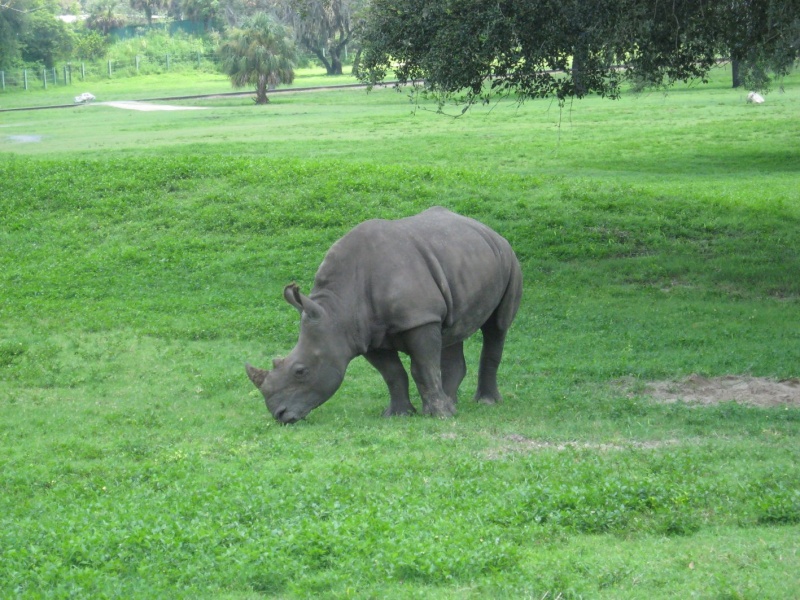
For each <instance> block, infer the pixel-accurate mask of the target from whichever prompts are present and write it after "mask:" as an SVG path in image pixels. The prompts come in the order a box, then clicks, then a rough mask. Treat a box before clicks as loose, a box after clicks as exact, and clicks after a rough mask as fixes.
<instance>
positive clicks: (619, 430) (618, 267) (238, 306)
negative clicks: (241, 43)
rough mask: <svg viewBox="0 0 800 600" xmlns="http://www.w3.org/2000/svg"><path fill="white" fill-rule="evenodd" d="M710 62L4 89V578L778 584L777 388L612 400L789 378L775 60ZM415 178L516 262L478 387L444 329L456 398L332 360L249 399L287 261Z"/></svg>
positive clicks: (405, 587) (789, 253) (794, 107)
mask: <svg viewBox="0 0 800 600" xmlns="http://www.w3.org/2000/svg"><path fill="white" fill-rule="evenodd" d="M727 77H728V75H727V74H725V73H720V74H719V76H718V78H716V79H715V80H713V81H712V84H711V85H710V86H707V87H700V86H695V87H690V88H686V89H676V90H674V91H672V92H671V93H670V94H668V95H667V96H663V95H657V94H650V95H644V96H639V97H633V96H631V97H626V98H624V99H623V100H621V101H619V102H608V101H602V100H598V99H589V100H586V101H581V102H579V103H576V104H575V105H574V106H573V107H572V110H571V112H570V111H568V110H565V111H564V112H563V113H559V110H558V107H557V106H555V105H552V104H550V103H546V102H531V103H528V104H525V105H524V106H522V107H519V106H517V105H516V104H513V103H511V102H500V103H498V104H497V105H495V106H488V107H474V108H473V109H472V110H471V111H470V112H468V113H467V114H466V115H465V116H464V117H462V118H460V119H455V120H453V119H450V118H448V117H444V116H442V115H437V114H435V113H434V112H431V111H433V110H435V105H433V104H427V103H425V102H424V101H422V103H421V104H420V105H418V106H416V105H414V104H413V103H411V104H410V103H409V102H408V98H407V96H406V95H405V94H403V93H401V94H398V93H396V92H394V91H392V90H376V91H374V92H372V93H370V94H366V93H365V92H363V91H352V90H351V91H331V92H322V93H304V94H300V93H286V94H277V95H275V97H274V99H273V103H272V104H271V105H270V106H267V107H256V106H254V105H253V104H252V102H251V101H249V100H247V99H231V98H227V99H215V100H204V101H202V102H201V103H199V104H200V105H202V106H205V107H208V109H207V110H204V111H186V112H164V113H138V112H133V111H123V110H118V109H112V108H108V107H101V106H94V107H78V108H75V109H66V110H53V111H36V112H25V113H4V114H2V115H0V153H2V158H0V182H2V184H0V185H2V190H3V191H2V195H1V196H0V411H1V412H2V415H3V416H2V418H0V596H3V597H15V596H20V597H31V598H34V597H86V598H89V597H91V598H95V597H126V598H131V597H133V598H152V597H179V598H181V597H195V598H196V597H202V598H260V597H312V596H320V597H331V598H338V597H357V598H486V597H492V598H526V597H527V598H535V599H537V600H538V599H541V598H558V597H561V598H580V597H582V598H642V597H651V598H675V597H690V596H691V597H701V598H794V597H796V595H797V590H798V589H800V578H799V577H798V575H797V574H798V573H800V542H798V540H800V468H799V467H798V464H800V443H798V442H800V408H797V407H781V408H769V409H758V408H752V407H747V406H740V405H735V404H723V405H718V406H707V407H688V406H685V405H682V404H672V405H662V404H657V403H655V402H653V401H652V400H650V399H648V398H646V397H644V396H642V395H640V391H641V389H642V384H643V382H645V381H648V380H652V379H669V378H681V377H684V376H687V375H689V374H690V373H700V374H703V375H707V376H714V375H723V374H750V375H755V376H768V377H775V378H786V377H797V376H798V375H800V373H798V365H800V313H799V312H798V309H799V308H800V306H798V298H800V277H798V273H800V254H799V253H798V248H800V195H799V194H798V191H797V190H798V189H800V175H799V174H798V170H800V155H798V147H797V144H796V140H797V139H798V134H799V133H800V125H799V124H798V121H797V119H796V115H797V114H798V105H799V104H800V79H798V76H797V75H794V76H792V77H790V78H787V80H786V81H785V82H784V85H785V93H782V94H781V93H777V92H776V93H773V94H770V95H769V96H768V97H767V103H766V104H764V105H763V106H760V107H755V106H749V105H746V104H745V103H744V94H743V93H742V92H739V91H733V90H729V89H727V87H726V85H727ZM171 85H178V84H177V83H175V82H173V83H172V84H171ZM192 85H194V84H187V89H189V88H191V86H192ZM198 86H200V87H202V86H201V84H198ZM141 91H142V90H135V89H133V90H131V91H130V95H127V96H126V94H125V90H124V89H122V88H120V89H119V90H118V91H117V92H115V93H118V94H119V96H118V97H119V98H131V97H135V94H136V93H138V92H141ZM193 104H195V103H194V102H193ZM428 109H430V110H428ZM15 135H32V136H41V141H39V142H34V143H22V142H19V141H15V139H14V138H13V137H12V136H15ZM433 204H440V205H445V206H448V207H450V208H453V209H455V210H458V211H460V212H462V213H465V214H468V215H470V216H474V217H476V218H478V219H480V220H482V221H484V222H486V223H488V224H490V225H491V226H493V227H494V228H495V229H497V230H498V231H499V232H501V233H502V234H503V235H505V236H506V237H507V238H508V239H509V240H510V241H511V243H512V245H513V246H514V248H515V249H516V251H517V253H518V255H519V257H520V260H521V262H522V264H523V270H524V275H525V286H526V287H525V295H524V299H523V305H522V308H521V311H520V314H519V317H518V319H517V321H516V322H515V325H514V328H513V329H512V332H511V334H510V338H509V342H508V345H507V351H506V359H505V362H504V363H503V366H502V369H501V389H502V391H503V392H504V396H505V401H504V402H503V403H502V404H501V405H499V406H496V407H487V406H483V405H476V404H473V403H471V402H470V401H469V400H468V398H469V396H470V394H471V390H472V389H473V388H474V386H475V365H476V362H477V355H478V353H479V349H480V348H479V341H478V340H472V341H471V342H470V343H469V344H468V347H467V355H468V363H469V367H470V373H469V374H468V377H467V380H466V381H465V382H464V385H463V387H462V392H463V397H462V401H461V402H460V404H459V415H458V416H457V417H456V418H455V419H452V420H446V421H442V420H435V419H427V418H422V417H415V418H409V419H391V420H386V419H382V418H380V416H379V415H380V413H381V411H382V410H383V408H384V407H385V405H386V404H387V402H388V394H387V392H386V390H385V387H384V384H383V382H382V380H381V378H380V376H379V375H378V374H377V373H375V372H374V371H373V370H372V369H371V368H370V367H369V366H368V365H367V364H366V363H365V361H363V360H361V359H358V360H356V361H354V362H353V363H352V364H351V366H350V369H349V371H348V375H347V378H346V379H345V383H344V385H343V387H342V388H341V389H340V390H339V392H338V393H337V394H336V396H334V398H332V399H331V400H330V401H329V402H328V403H326V404H325V405H323V406H322V407H320V408H319V409H317V410H315V411H314V412H313V413H312V414H311V415H310V416H309V417H308V419H306V420H305V421H303V422H301V423H299V424H297V425H295V426H292V427H281V426H278V425H277V424H275V423H274V422H273V421H272V420H271V419H270V417H269V415H268V413H267V411H266V409H265V407H264V405H263V400H262V399H261V397H260V394H259V393H258V392H257V390H255V388H253V387H252V385H251V384H250V382H249V381H248V380H247V378H246V376H245V374H244V369H243V368H242V366H243V363H244V362H245V361H251V362H254V363H255V364H258V365H260V366H267V365H268V364H269V361H270V360H271V358H273V357H274V356H278V355H285V354H286V353H287V352H288V351H289V350H290V349H291V347H292V346H293V344H294V341H295V340H296V332H297V318H296V312H295V311H294V309H293V308H291V307H290V306H289V305H287V304H286V303H285V302H283V300H282V298H281V290H282V288H283V286H284V285H285V284H286V283H288V282H290V281H292V280H297V281H298V282H299V283H300V284H301V286H302V287H303V288H304V289H306V290H307V289H308V288H309V287H310V285H311V282H312V280H313V274H314V272H315V270H316V267H317V266H318V264H319V262H320V261H321V259H322V257H323V256H324V253H325V251H326V249H327V248H328V247H329V246H330V244H331V243H333V241H335V240H336V239H337V238H338V237H340V236H341V235H342V234H343V233H344V232H346V231H347V230H348V229H349V228H350V227H352V226H353V225H355V224H356V223H358V222H360V221H362V220H364V219H367V218H372V217H376V216H377V217H386V218H395V217H399V216H403V215H407V214H411V213H414V212H417V211H418V210H421V209H423V208H427V207H428V206H431V205H433ZM620 382H624V383H620Z"/></svg>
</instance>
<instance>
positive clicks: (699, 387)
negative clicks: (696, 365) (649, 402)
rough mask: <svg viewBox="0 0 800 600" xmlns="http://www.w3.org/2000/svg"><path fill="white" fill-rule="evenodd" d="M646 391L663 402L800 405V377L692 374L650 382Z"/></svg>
mask: <svg viewBox="0 0 800 600" xmlns="http://www.w3.org/2000/svg"><path fill="white" fill-rule="evenodd" d="M644 393H645V394H646V395H648V396H651V397H653V398H655V399H656V400H659V401H661V402H686V403H689V404H700V405H710V404H718V403H720V402H738V403H740V404H747V405H749V406H761V407H770V406H800V379H799V378H793V379H784V380H781V381H775V380H773V379H767V378H764V377H745V376H737V375H726V376H724V377H711V378H708V377H701V376H700V375H690V376H689V377H687V378H686V379H685V380H683V381H656V382H652V383H648V384H647V386H646V387H645V390H644Z"/></svg>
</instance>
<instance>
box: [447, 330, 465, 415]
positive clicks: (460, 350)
mask: <svg viewBox="0 0 800 600" xmlns="http://www.w3.org/2000/svg"><path fill="white" fill-rule="evenodd" d="M441 364H442V388H443V389H444V393H445V394H446V395H447V396H448V397H449V398H451V399H452V400H453V402H454V403H457V402H458V386H460V385H461V382H462V381H464V377H465V376H466V374H467V361H466V360H464V342H459V343H458V344H453V345H452V346H447V347H446V348H442V360H441Z"/></svg>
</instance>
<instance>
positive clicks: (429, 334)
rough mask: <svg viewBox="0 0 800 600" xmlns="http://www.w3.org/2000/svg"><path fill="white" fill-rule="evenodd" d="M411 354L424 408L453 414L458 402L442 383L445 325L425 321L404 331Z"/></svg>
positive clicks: (427, 411) (438, 414) (431, 412)
mask: <svg viewBox="0 0 800 600" xmlns="http://www.w3.org/2000/svg"><path fill="white" fill-rule="evenodd" d="M402 338H403V345H404V347H405V348H406V349H407V352H408V354H409V356H410V357H411V376H412V377H413V378H414V383H416V384H417V389H418V390H419V395H420V396H421V397H422V412H423V413H424V414H426V415H432V416H434V417H452V416H453V415H454V414H456V405H455V403H454V402H453V399H452V398H450V397H448V395H447V394H446V393H445V391H444V388H443V387H442V364H441V361H442V329H441V326H440V325H439V323H431V324H430V325H422V326H421V327H416V328H414V329H411V330H409V331H406V332H404V333H403V334H402Z"/></svg>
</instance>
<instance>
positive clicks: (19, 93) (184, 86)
mask: <svg viewBox="0 0 800 600" xmlns="http://www.w3.org/2000/svg"><path fill="white" fill-rule="evenodd" d="M353 83H357V80H356V78H355V77H352V76H350V75H341V76H337V77H328V76H327V75H325V70H324V69H319V68H307V69H298V70H297V71H296V73H295V80H294V82H293V83H292V84H291V85H281V86H279V88H278V90H279V91H278V93H279V94H281V93H283V92H282V91H280V90H285V89H294V88H303V87H314V86H332V85H347V84H353ZM254 89H255V88H253V89H248V88H233V87H232V86H231V82H230V79H228V78H227V77H226V76H225V75H223V74H222V73H214V72H203V71H198V72H192V71H187V72H181V73H172V74H170V75H163V74H162V75H138V76H135V77H111V78H106V79H102V80H99V81H90V82H79V81H77V80H76V81H74V82H73V83H72V84H70V85H67V86H64V85H58V84H56V85H52V84H51V85H50V86H49V87H48V88H47V89H45V88H44V87H42V86H41V85H38V86H33V85H31V87H30V89H28V90H24V89H18V88H11V87H8V88H6V91H4V92H0V110H2V109H12V108H25V107H37V106H61V105H67V104H73V102H74V98H75V96H77V95H78V94H81V93H83V92H91V93H92V94H94V96H95V97H96V98H97V102H108V101H112V100H145V99H152V98H165V97H166V98H171V97H174V96H192V95H203V94H230V93H234V92H235V93H247V92H251V93H252V95H255V91H254Z"/></svg>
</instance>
